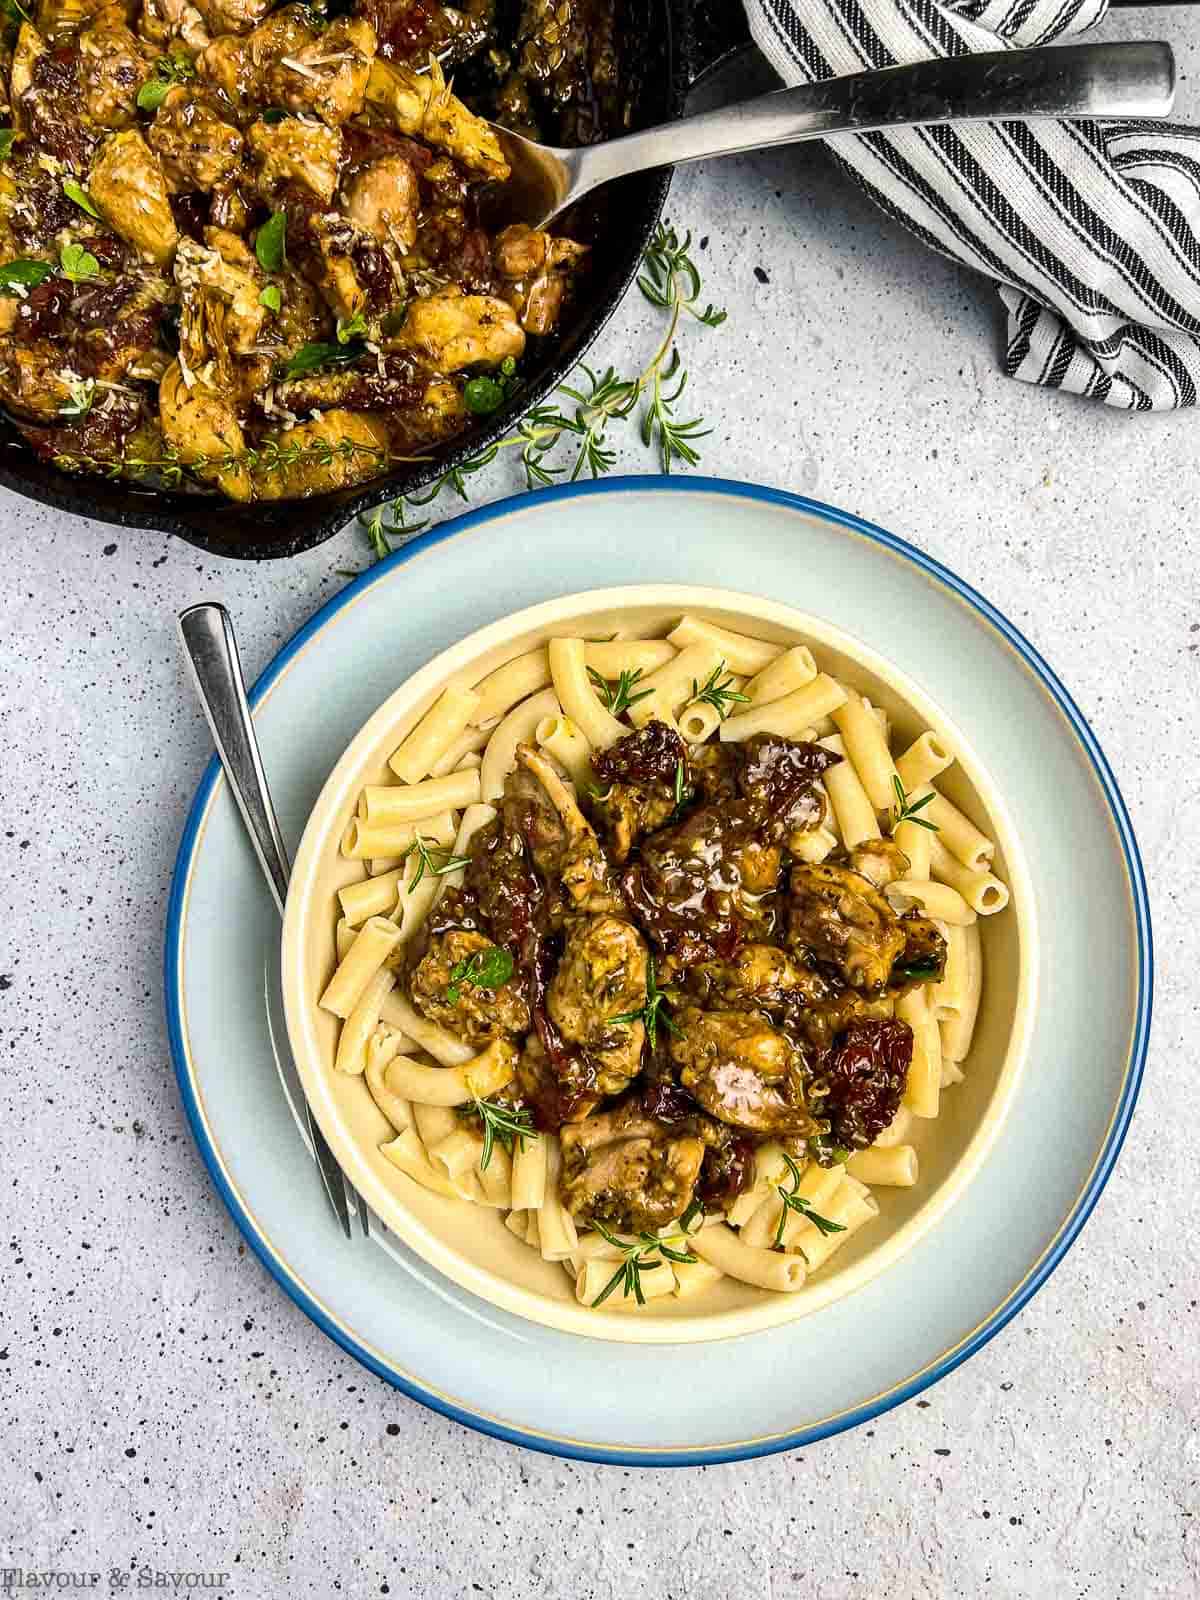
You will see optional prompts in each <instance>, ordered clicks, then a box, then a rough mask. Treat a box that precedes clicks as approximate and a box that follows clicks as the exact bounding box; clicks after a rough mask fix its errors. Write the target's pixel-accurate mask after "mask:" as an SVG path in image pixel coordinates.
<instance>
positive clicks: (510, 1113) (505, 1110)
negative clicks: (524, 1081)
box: [472, 1095, 538, 1172]
mask: <svg viewBox="0 0 1200 1600" xmlns="http://www.w3.org/2000/svg"><path fill="white" fill-rule="evenodd" d="M472 1110H474V1111H476V1112H478V1114H479V1119H480V1121H481V1122H482V1123H483V1154H482V1155H481V1156H480V1157H479V1167H480V1171H482V1172H486V1171H487V1168H488V1163H489V1162H490V1161H491V1159H492V1151H493V1150H494V1149H495V1148H496V1140H497V1139H499V1141H500V1143H501V1144H502V1145H503V1146H504V1148H505V1149H506V1150H507V1151H508V1153H509V1155H512V1153H513V1147H514V1145H515V1146H516V1147H517V1148H519V1149H521V1150H524V1148H525V1142H526V1140H527V1139H536V1138H537V1137H538V1133H537V1130H536V1128H535V1127H534V1126H533V1117H532V1116H531V1115H530V1113H529V1111H528V1109H527V1108H526V1107H525V1106H506V1105H505V1104H504V1103H503V1102H502V1101H500V1100H481V1099H480V1098H479V1096H478V1095H476V1096H475V1102H474V1105H473V1107H472Z"/></svg>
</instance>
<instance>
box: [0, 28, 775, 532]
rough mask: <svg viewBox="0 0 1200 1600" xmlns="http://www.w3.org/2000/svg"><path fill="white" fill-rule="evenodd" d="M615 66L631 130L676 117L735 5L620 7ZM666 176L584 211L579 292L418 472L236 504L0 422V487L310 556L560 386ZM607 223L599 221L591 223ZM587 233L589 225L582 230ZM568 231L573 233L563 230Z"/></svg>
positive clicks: (623, 188) (728, 44) (716, 52)
mask: <svg viewBox="0 0 1200 1600" xmlns="http://www.w3.org/2000/svg"><path fill="white" fill-rule="evenodd" d="M622 9H623V11H624V12H625V13H626V14H627V15H626V17H625V33H626V36H627V38H628V39H629V40H630V47H629V49H628V51H627V52H626V57H625V59H626V60H631V61H632V62H633V63H634V65H635V68H636V70H637V72H638V74H639V76H638V78H637V80H636V81H634V82H633V83H632V84H631V86H630V87H631V89H632V94H633V106H634V119H633V125H634V126H635V127H652V126H653V125H654V124H655V123H658V122H666V121H668V120H670V119H673V118H675V117H679V116H681V115H682V114H683V107H684V101H685V100H686V98H687V95H688V91H689V90H690V89H691V88H692V86H693V85H694V84H695V83H696V81H697V80H698V79H699V78H700V77H702V76H703V75H704V74H705V73H706V72H708V71H709V70H710V68H712V67H714V66H715V65H716V64H717V63H718V62H719V61H721V60H723V59H724V58H725V57H726V56H727V55H729V54H730V53H731V52H732V51H734V50H737V49H740V48H741V47H743V46H744V45H746V44H748V43H749V32H748V29H747V27H746V19H745V14H744V12H743V10H742V7H741V5H740V4H739V3H738V0H625V4H624V5H623V8H622ZM670 182H671V174H670V171H664V172H647V173H642V174H640V175H638V176H636V177H632V178H623V179H621V180H620V181H619V182H618V183H615V184H612V185H610V186H609V187H608V188H607V189H605V190H604V191H603V193H602V194H600V195H597V196H596V197H595V198H594V199H593V200H588V201H584V202H583V205H582V207H581V211H582V212H583V218H582V221H580V222H578V223H577V224H576V226H577V227H578V229H579V231H578V232H576V233H575V237H576V238H583V239H590V240H593V241H594V244H593V251H592V269H591V273H590V275H589V279H588V284H587V290H586V294H585V295H584V296H581V297H580V300H579V303H578V305H577V306H576V307H575V310H574V312H573V313H571V314H569V315H568V317H567V319H566V321H565V322H564V324H563V325H562V326H561V328H560V330H559V332H558V333H556V334H555V336H554V338H553V341H552V342H548V346H547V349H546V351H545V353H544V354H542V355H541V357H540V360H537V361H536V364H535V362H531V361H529V360H528V359H527V360H526V361H525V363H523V376H524V377H525V379H526V382H525V385H524V387H523V388H522V390H521V393H520V396H519V398H517V399H515V400H514V403H513V404H512V405H510V406H508V407H506V408H505V409H503V410H501V411H498V412H496V414H495V415H494V416H493V417H489V418H488V420H487V423H486V424H482V425H480V426H478V427H476V428H473V429H471V430H470V431H469V432H467V433H465V434H462V435H461V436H460V437H459V438H457V439H456V440H455V441H454V442H453V444H452V445H450V446H449V447H442V448H440V449H437V450H435V451H434V452H432V454H431V459H430V461H429V462H427V463H424V462H423V463H421V464H420V465H419V466H406V467H404V468H403V469H401V470H399V471H397V472H393V473H389V474H387V475H386V476H383V477H379V478H375V479H373V480H372V481H371V482H370V483H367V484H362V485H360V486H359V487H358V488H356V489H348V490H344V491H342V492H341V493H338V494H330V495H322V496H320V497H319V498H317V499H313V500H283V501H277V502H274V503H272V502H261V501H260V502H255V503H253V504H250V505H239V504H236V503H234V502H233V501H229V500H224V499H220V498H218V497H216V496H215V495H213V496H209V495H189V494H178V493H169V492H167V491H165V490H161V489H148V488H142V487H139V486H138V485H137V484H133V483H107V482H105V481H104V480H103V479H102V478H85V477H80V476H78V475H75V474H72V473H65V472H60V471H58V470H57V468H55V467H52V466H50V465H48V464H46V463H44V462H41V461H38V460H37V458H36V457H35V456H34V455H33V453H32V451H30V450H29V448H28V446H27V445H26V444H25V443H24V441H23V440H21V439H20V437H19V435H18V434H17V433H16V431H15V430H14V429H13V428H12V426H11V424H9V423H8V422H7V421H0V483H2V484H4V486H5V487H6V488H9V489H13V490H15V491H16V492H17V493H18V494H22V495H25V496H26V497H27V498H28V499H30V500H38V501H40V502H41V503H42V504H43V505H48V506H54V507H56V508H57V509H58V510H60V511H73V512H75V513H76V515H78V516H81V517H92V518H94V519H95V520H96V521H99V522H109V523H115V524H116V525H117V526H119V527H125V528H146V529H150V530H154V531H157V532H160V533H174V534H178V536H179V537H180V538H181V539H186V540H187V542H188V543H189V544H194V545H196V546H198V547H199V548H200V549H201V550H207V551H210V552H212V553H213V554H215V555H222V556H234V557H238V558H240V559H242V560H245V561H270V560H274V559H276V558H278V557H281V556H290V555H295V554H296V553H297V552H298V551H300V550H311V549H312V548H313V547H314V545H318V544H321V543H322V542H323V541H324V540H326V539H328V538H331V537H332V535H333V534H335V533H336V532H337V531H338V529H339V528H342V527H344V526H345V525H346V523H347V522H348V521H349V519H350V518H351V517H353V516H355V515H356V514H357V513H358V512H359V511H361V510H363V509H364V508H365V507H367V506H370V505H374V504H375V503H376V502H377V501H378V500H380V499H382V498H384V496H386V495H387V494H397V493H399V492H400V491H401V490H411V489H418V488H420V487H421V486H422V485H424V484H427V483H429V482H431V481H432V480H433V479H434V478H436V477H438V476H439V475H440V474H441V473H443V472H445V470H446V468H447V467H449V466H452V465H454V464H455V463H457V462H460V461H463V460H465V459H466V458H467V457H468V456H472V455H474V454H475V453H476V452H477V451H479V450H481V449H482V448H483V447H484V446H485V445H487V444H490V443H491V442H492V441H493V440H495V439H500V438H502V437H503V436H504V435H505V434H507V433H510V432H511V431H512V429H513V427H514V426H515V425H516V423H517V422H519V421H520V419H521V417H522V416H524V414H525V413H526V411H528V410H529V408H530V406H532V405H535V404H536V403H537V402H538V401H539V400H540V399H542V397H543V396H545V395H547V394H548V393H549V392H550V391H551V390H552V389H553V388H555V386H556V385H557V384H559V383H561V382H562V380H563V379H564V378H565V377H566V376H567V374H568V373H569V372H570V371H571V369H572V368H573V367H574V366H575V365H576V363H577V362H578V361H579V359H580V357H581V356H583V355H584V354H585V353H586V351H587V349H588V347H589V346H590V345H591V344H592V342H593V341H594V340H595V338H596V336H597V335H598V334H599V332H600V330H601V329H602V328H603V327H604V325H605V323H606V322H607V321H608V319H609V318H610V317H611V316H612V314H613V312H614V311H615V310H616V308H617V305H618V304H619V302H620V300H621V297H622V295H623V294H624V293H625V290H626V289H627V288H628V287H629V285H630V283H631V282H632V280H633V277H634V274H635V273H636V272H637V269H638V265H639V263H640V262H641V258H642V252H643V251H644V250H645V248H646V245H647V243H648V242H649V239H650V236H651V234H652V233H653V231H654V228H655V225H656V223H657V222H658V219H659V216H660V214H661V212H662V208H663V204H664V202H665V201H666V198H667V190H668V188H669V187H670ZM602 212H603V213H606V215H607V218H608V219H610V220H608V221H607V222H605V221H604V219H603V217H602ZM589 223H590V224H591V226H589ZM572 231H573V232H574V229H573V230H572Z"/></svg>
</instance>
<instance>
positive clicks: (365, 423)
mask: <svg viewBox="0 0 1200 1600" xmlns="http://www.w3.org/2000/svg"><path fill="white" fill-rule="evenodd" d="M268 442H269V443H273V444H277V445H278V446H279V447H280V449H294V450H297V451H302V452H307V454H305V455H304V456H302V458H301V459H300V460H297V461H294V462H292V463H291V464H290V465H286V466H279V467H276V469H275V470H273V471H270V470H266V469H264V468H259V469H257V470H256V471H255V474H254V492H255V494H256V495H257V497H258V498H259V499H260V500H288V499H293V498H294V499H297V500H302V499H306V498H307V497H308V496H309V495H313V494H328V493H330V491H331V490H334V489H348V488H350V487H352V486H353V485H354V484H356V483H363V482H365V481H366V479H368V478H373V477H375V476H376V475H377V474H378V472H379V470H380V468H381V466H382V465H383V464H384V463H385V462H386V461H387V459H388V448H389V446H388V430H387V426H386V424H385V423H384V421H383V420H382V418H380V417H376V416H371V415H369V414H367V413H364V412H359V411H325V412H323V413H322V414H321V416H320V417H316V418H314V419H313V420H312V421H311V422H302V423H301V424H300V426H299V427H297V428H285V429H283V430H282V431H281V432H280V433H277V434H273V435H268Z"/></svg>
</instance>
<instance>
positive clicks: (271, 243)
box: [254, 211, 287, 272]
mask: <svg viewBox="0 0 1200 1600" xmlns="http://www.w3.org/2000/svg"><path fill="white" fill-rule="evenodd" d="M254 254H255V255H256V256H257V257H258V264H259V266H260V267H261V268H262V269H263V271H264V272H281V271H282V270H283V267H284V264H285V263H286V261H287V214H286V212H283V211H274V212H272V213H271V215H270V216H269V217H268V218H267V220H266V221H265V222H264V223H263V225H262V227H261V228H260V229H259V230H258V232H257V233H256V234H255V236H254Z"/></svg>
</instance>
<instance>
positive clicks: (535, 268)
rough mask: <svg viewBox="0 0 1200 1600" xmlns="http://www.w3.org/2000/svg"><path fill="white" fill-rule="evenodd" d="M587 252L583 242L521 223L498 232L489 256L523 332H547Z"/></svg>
mask: <svg viewBox="0 0 1200 1600" xmlns="http://www.w3.org/2000/svg"><path fill="white" fill-rule="evenodd" d="M586 255H587V246H586V245H582V244H576V243H575V241H574V240H573V239H558V238H555V237H554V235H552V234H549V233H543V232H542V231H541V230H540V229H534V228H530V227H529V226H528V225H527V224H526V223H523V222H517V223H514V224H513V225H512V226H511V227H508V228H505V229H504V231H503V232H502V233H499V234H497V236H496V238H495V241H494V243H493V246H492V258H493V260H494V261H495V264H496V270H497V272H498V273H499V274H500V276H501V277H502V278H503V279H505V280H506V287H505V292H506V294H507V296H508V299H509V300H510V301H511V303H512V306H513V309H514V310H515V311H516V313H517V316H518V317H519V319H520V322H521V326H522V327H523V328H524V329H525V332H526V333H548V332H549V331H550V329H551V328H552V327H553V326H554V324H555V322H557V320H558V314H559V312H560V311H561V309H562V303H563V297H564V296H565V294H566V291H567V288H568V285H569V283H570V280H571V274H572V272H573V270H574V269H575V268H576V267H577V266H578V265H579V263H580V262H581V261H582V260H583V258H584V256H586Z"/></svg>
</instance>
